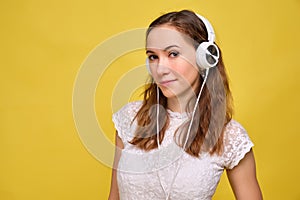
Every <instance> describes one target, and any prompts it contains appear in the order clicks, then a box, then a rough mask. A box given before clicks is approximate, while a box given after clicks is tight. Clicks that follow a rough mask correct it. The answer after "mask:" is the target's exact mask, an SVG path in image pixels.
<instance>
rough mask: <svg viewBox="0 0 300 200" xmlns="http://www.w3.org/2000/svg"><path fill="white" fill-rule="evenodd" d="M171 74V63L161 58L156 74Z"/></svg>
mask: <svg viewBox="0 0 300 200" xmlns="http://www.w3.org/2000/svg"><path fill="white" fill-rule="evenodd" d="M169 72H170V69H169V61H168V59H167V58H160V59H159V61H158V62H157V66H156V73H157V74H158V75H164V74H168V73H169Z"/></svg>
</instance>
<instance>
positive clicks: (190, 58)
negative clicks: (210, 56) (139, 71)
mask: <svg viewBox="0 0 300 200" xmlns="http://www.w3.org/2000/svg"><path fill="white" fill-rule="evenodd" d="M146 54H147V56H148V59H149V67H150V71H151V75H152V77H153V79H154V81H155V82H156V83H157V85H158V87H159V88H160V89H161V91H162V92H163V94H164V95H165V96H166V97H167V98H174V97H175V98H182V97H184V98H189V97H191V95H194V91H195V89H196V88H197V86H198V85H199V72H198V68H197V65H196V50H195V48H194V46H193V44H192V40H191V39H190V38H188V37H187V36H186V35H184V34H182V33H181V32H179V31H177V30H176V28H174V27H172V26H169V25H161V26H158V27H155V28H153V29H152V30H151V31H150V33H149V34H148V37H147V41H146Z"/></svg>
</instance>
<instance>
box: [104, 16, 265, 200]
mask: <svg viewBox="0 0 300 200" xmlns="http://www.w3.org/2000/svg"><path fill="white" fill-rule="evenodd" d="M214 37H215V35H214V31H213V28H212V26H211V25H210V23H209V22H208V21H207V20H206V19H205V18H204V17H202V16H200V15H197V14H195V13H194V12H192V11H188V10H182V11H180V12H170V13H167V14H164V15H162V16H160V17H159V18H157V19H156V20H154V21H153V22H152V23H151V24H150V26H149V28H148V31H147V33H146V54H147V68H148V70H149V73H150V75H151V80H152V82H151V84H148V85H147V86H146V89H145V92H144V100H143V101H137V102H131V103H128V104H127V105H125V106H124V107H123V108H121V109H120V110H119V111H118V112H117V113H115V114H114V115H113V121H114V123H115V127H116V130H117V134H116V155H115V166H114V169H113V173H112V182H111V191H110V195H109V200H115V199H124V200H133V199H137V200H141V199H143V200H147V199H149V200H150V199H151V200H153V199H155V200H156V199H162V200H163V199H172V200H187V199H191V200H192V199H193V200H194V199H206V200H208V199H211V198H212V196H213V194H214V193H215V190H216V187H217V185H218V182H219V180H220V177H221V175H222V173H223V171H224V169H225V170H226V172H227V175H228V179H229V182H230V184H231V187H232V189H233V192H234V195H235V197H236V199H241V200H246V199H251V200H259V199H262V194H261V191H260V187H259V184H258V182H257V178H256V169H255V160H254V155H253V151H252V146H253V143H252V142H251V140H250V138H249V137H248V135H247V132H246V131H245V129H244V128H243V127H242V126H241V125H240V124H239V123H238V122H237V121H235V120H233V119H232V112H233V110H232V105H231V92H230V88H229V84H228V78H227V75H226V70H225V67H224V64H223V61H222V55H221V51H220V50H219V48H218V46H217V45H216V44H215V42H214ZM224 198H226V197H224Z"/></svg>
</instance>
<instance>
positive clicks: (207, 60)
mask: <svg viewBox="0 0 300 200" xmlns="http://www.w3.org/2000/svg"><path fill="white" fill-rule="evenodd" d="M219 57H220V52H219V48H218V47H217V45H215V44H214V43H212V42H202V43H201V44H200V45H199V46H198V48H197V51H196V62H197V65H198V66H199V67H200V69H209V68H211V67H214V66H216V65H217V64H218V62H219Z"/></svg>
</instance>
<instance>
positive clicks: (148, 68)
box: [146, 58, 151, 75]
mask: <svg viewBox="0 0 300 200" xmlns="http://www.w3.org/2000/svg"><path fill="white" fill-rule="evenodd" d="M146 68H147V71H148V73H149V74H150V75H151V70H150V64H149V58H146Z"/></svg>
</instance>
